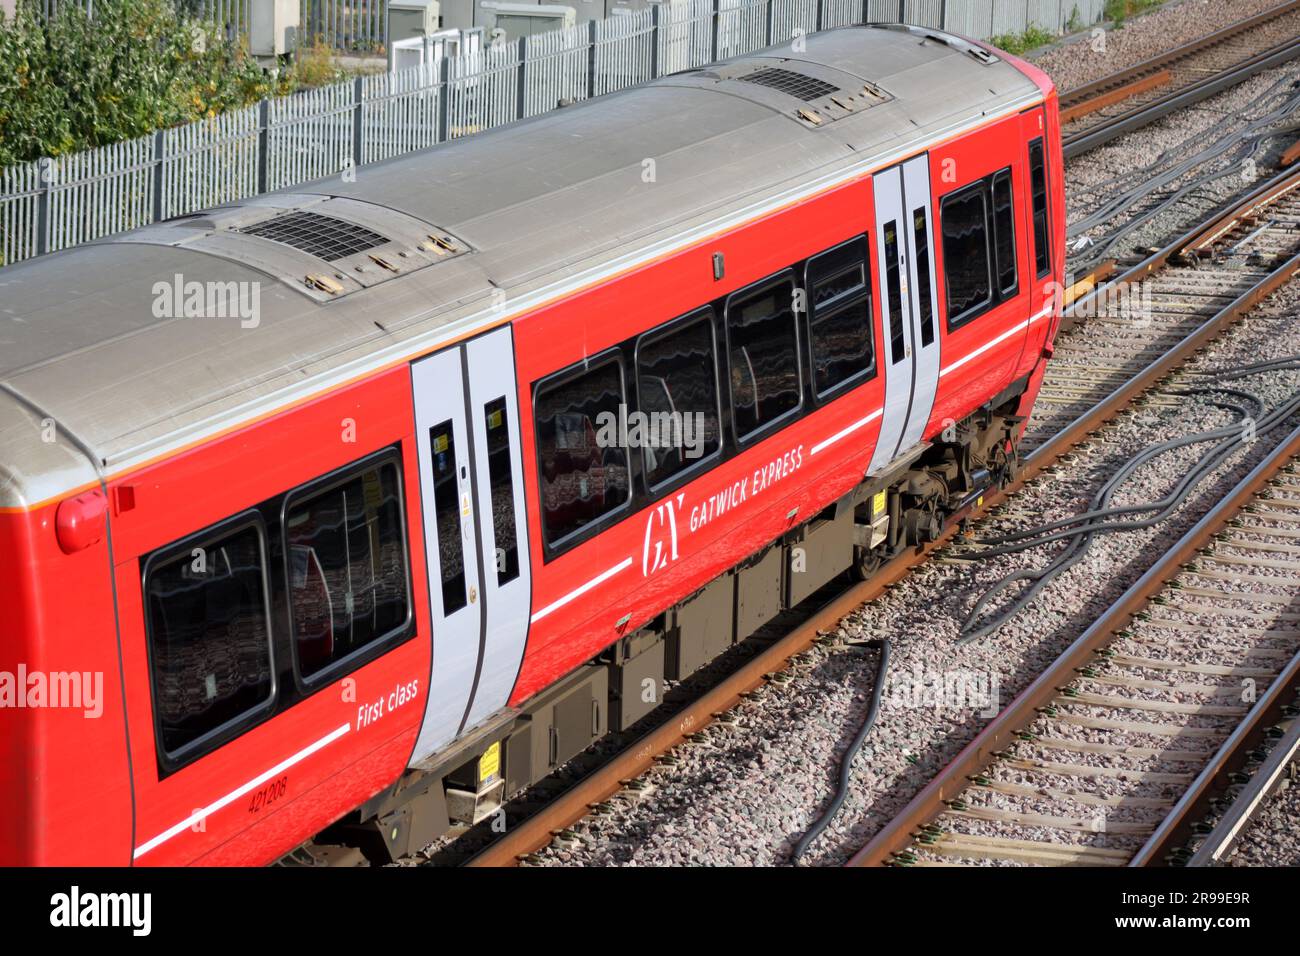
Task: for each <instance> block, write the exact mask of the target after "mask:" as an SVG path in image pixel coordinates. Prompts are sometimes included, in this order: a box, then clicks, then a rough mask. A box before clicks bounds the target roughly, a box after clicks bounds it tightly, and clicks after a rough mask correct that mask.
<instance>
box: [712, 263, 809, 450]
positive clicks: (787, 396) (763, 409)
mask: <svg viewBox="0 0 1300 956" xmlns="http://www.w3.org/2000/svg"><path fill="white" fill-rule="evenodd" d="M798 339H799V334H798V332H797V331H796V325H795V314H794V282H793V280H792V278H791V277H790V275H789V274H788V273H787V274H785V275H782V276H780V277H777V278H775V279H772V280H765V281H764V282H763V283H761V284H760V285H759V286H758V287H757V288H755V289H753V290H752V291H751V290H744V291H741V292H737V293H736V294H734V295H733V296H731V298H730V299H728V300H727V348H728V359H729V364H728V368H729V369H730V374H731V408H732V420H733V421H734V423H735V427H736V436H737V437H738V438H739V439H740V440H742V441H743V440H744V439H746V438H748V437H749V436H751V435H753V434H755V433H756V432H758V431H760V430H761V429H764V428H767V427H768V426H770V425H772V424H773V423H774V422H776V421H777V420H778V419H781V418H784V417H785V416H786V415H789V414H791V413H792V412H794V411H795V410H797V409H798V408H799V405H800V403H801V401H802V397H801V396H802V385H801V384H800V380H799V365H800V362H799V350H798Z"/></svg>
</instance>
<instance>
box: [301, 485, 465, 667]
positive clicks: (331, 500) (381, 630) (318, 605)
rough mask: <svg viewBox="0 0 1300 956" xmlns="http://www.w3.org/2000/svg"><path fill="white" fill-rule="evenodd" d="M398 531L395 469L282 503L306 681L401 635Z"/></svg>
mask: <svg viewBox="0 0 1300 956" xmlns="http://www.w3.org/2000/svg"><path fill="white" fill-rule="evenodd" d="M402 523H403V517H402V499H401V490H400V477H399V473H398V468H397V465H396V464H395V463H394V462H392V461H386V462H379V463H376V464H371V465H369V466H366V467H364V468H363V469H362V470H359V471H358V470H353V471H352V472H351V473H350V474H347V475H346V476H344V477H342V478H340V479H335V480H327V483H326V484H325V486H324V487H320V488H316V487H312V488H308V489H307V490H306V491H305V492H303V493H301V494H294V495H290V497H289V499H288V500H287V501H286V503H285V510H284V532H283V533H284V552H285V561H286V564H287V571H288V599H289V602H288V603H289V621H290V626H291V633H292V635H293V644H294V651H295V655H296V658H297V662H298V672H299V674H300V675H301V676H302V677H303V679H304V680H309V679H310V678H312V677H313V676H315V675H318V674H320V673H321V672H322V671H324V670H325V669H326V668H329V667H330V666H331V665H333V664H336V663H338V662H339V661H342V660H344V659H345V658H349V657H352V656H353V655H354V654H356V653H357V652H358V651H361V650H363V649H365V648H367V647H369V646H371V645H372V644H375V643H378V642H381V641H383V640H385V639H386V638H388V637H391V636H392V635H393V634H395V633H396V632H398V631H399V630H401V629H403V628H404V627H405V625H406V622H407V620H408V618H409V616H410V594H409V589H408V587H407V581H408V579H409V578H408V574H407V568H406V539H405V535H404V534H403V530H402V528H403V524H402ZM457 539H459V535H458V536H457Z"/></svg>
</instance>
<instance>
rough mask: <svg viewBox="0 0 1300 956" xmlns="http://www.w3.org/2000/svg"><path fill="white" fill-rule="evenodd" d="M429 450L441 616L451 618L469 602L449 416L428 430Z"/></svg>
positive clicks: (453, 441) (454, 456)
mask: <svg viewBox="0 0 1300 956" xmlns="http://www.w3.org/2000/svg"><path fill="white" fill-rule="evenodd" d="M429 452H430V454H431V455H432V456H433V517H434V522H435V523H436V525H437V535H438V564H439V566H440V569H441V572H442V573H441V577H442V616H443V617H450V616H451V615H452V614H455V613H456V612H457V611H459V610H460V609H461V608H463V607H464V606H465V605H466V604H467V603H468V602H469V597H468V593H467V590H466V584H465V582H466V578H465V542H464V541H463V540H462V538H461V527H460V492H459V488H460V483H459V481H458V480H457V478H456V429H455V426H454V425H453V424H452V421H451V419H450V418H449V419H447V420H446V421H445V422H439V423H438V424H437V425H434V426H433V427H432V428H430V429H429Z"/></svg>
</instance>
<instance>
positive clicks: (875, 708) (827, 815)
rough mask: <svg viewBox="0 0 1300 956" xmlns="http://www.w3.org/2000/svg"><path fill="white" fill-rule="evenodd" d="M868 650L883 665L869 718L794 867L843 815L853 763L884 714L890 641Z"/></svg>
mask: <svg viewBox="0 0 1300 956" xmlns="http://www.w3.org/2000/svg"><path fill="white" fill-rule="evenodd" d="M867 646H868V647H878V648H880V664H879V665H878V667H877V669H876V686H875V687H873V688H872V690H871V706H870V707H868V708H867V716H866V718H865V719H864V720H863V721H862V726H861V727H860V728H859V729H858V735H857V736H856V737H854V738H853V742H852V743H851V744H849V750H848V753H846V754H845V755H844V759H843V760H841V761H840V781H839V785H838V787H837V788H836V790H835V798H834V799H833V800H831V804H830V806H829V807H827V808H826V809H825V810H824V811H823V812H822V815H821V816H820V817H818V818H817V819H816V820H814V821H813V824H812V826H810V827H809V828H808V829H807V830H806V831H805V832H804V835H803V836H802V837H800V838H799V842H798V843H797V844H795V848H794V853H793V854H792V855H791V857H790V862H791V863H792V864H793V863H798V862H799V860H800V858H801V857H803V855H804V853H806V852H807V850H808V847H809V846H811V845H812V842H813V841H814V840H816V839H817V838H818V837H819V836H821V833H822V831H823V830H825V829H826V827H827V826H828V825H829V824H830V822H831V820H833V819H835V814H837V813H839V812H840V807H842V806H844V800H845V798H846V797H847V796H848V795H849V776H850V775H851V774H852V772H853V760H854V758H855V757H857V755H858V751H859V750H861V749H862V745H863V744H864V743H866V740H867V735H868V734H870V733H871V728H872V727H873V726H875V723H876V717H877V715H879V713H880V699H881V697H882V696H883V695H884V693H885V677H886V675H887V674H888V673H889V638H887V637H886V638H882V639H880V640H875V641H868V642H867Z"/></svg>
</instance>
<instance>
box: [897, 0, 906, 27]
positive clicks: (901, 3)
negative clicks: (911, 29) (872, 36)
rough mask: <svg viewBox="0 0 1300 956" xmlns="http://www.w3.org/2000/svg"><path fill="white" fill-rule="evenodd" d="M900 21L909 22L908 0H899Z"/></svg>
mask: <svg viewBox="0 0 1300 956" xmlns="http://www.w3.org/2000/svg"><path fill="white" fill-rule="evenodd" d="M898 22H899V23H906V22H907V0H898Z"/></svg>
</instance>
